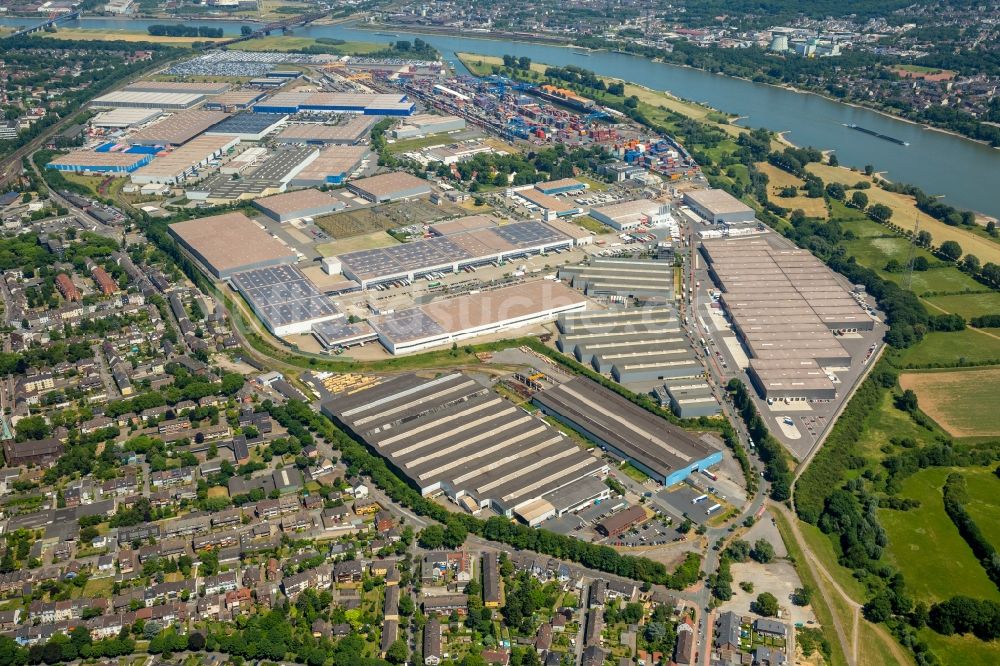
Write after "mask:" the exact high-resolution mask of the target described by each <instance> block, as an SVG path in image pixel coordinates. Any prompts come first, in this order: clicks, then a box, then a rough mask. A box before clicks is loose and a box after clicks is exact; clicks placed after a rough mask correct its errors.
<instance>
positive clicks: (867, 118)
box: [0, 18, 1000, 217]
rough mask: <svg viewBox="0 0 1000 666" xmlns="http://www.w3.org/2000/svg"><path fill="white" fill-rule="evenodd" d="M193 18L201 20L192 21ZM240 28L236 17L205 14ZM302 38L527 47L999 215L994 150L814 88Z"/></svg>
mask: <svg viewBox="0 0 1000 666" xmlns="http://www.w3.org/2000/svg"><path fill="white" fill-rule="evenodd" d="M36 22H37V21H36V19H14V18H7V19H0V25H8V26H15V25H16V26H18V27H21V26H23V25H31V24H34V23H36ZM193 22H194V23H197V20H193ZM155 23H171V21H168V20H129V19H112V18H85V19H82V20H79V21H73V22H70V23H69V24H67V25H71V26H73V27H81V28H88V29H99V30H102V31H107V32H113V31H116V30H123V29H125V28H127V29H128V30H130V31H144V30H145V29H146V27H147V26H149V25H152V24H155ZM204 24H205V25H211V26H213V27H221V28H223V30H224V32H225V34H226V35H234V36H235V35H239V34H240V26H242V25H246V24H245V23H241V22H239V21H204ZM294 34H295V35H297V36H303V37H332V38H336V39H345V40H354V41H369V42H390V41H395V40H396V39H399V38H405V39H411V40H412V39H413V38H415V37H420V38H421V39H424V40H426V41H427V42H429V43H431V44H432V45H434V46H435V47H436V48H437V49H438V50H439V51H440V52H441V54H442V55H443V57H444V59H445V60H448V61H453V62H454V63H455V65H456V67H457V68H458V69H459V70H460V71H464V70H463V68H462V65H461V63H460V62H458V59H457V58H456V57H455V53H456V52H470V53H483V54H486V55H496V56H499V55H503V54H505V53H512V54H516V55H518V56H528V57H529V58H531V59H532V60H533V61H535V62H542V63H547V64H552V65H577V66H580V67H585V68H587V69H590V70H593V71H595V72H597V73H598V74H602V75H606V76H613V77H618V78H621V79H626V80H628V81H633V82H635V83H639V84H642V85H644V86H648V87H650V88H654V89H657V90H669V91H670V92H671V93H673V94H675V95H677V96H679V97H683V98H685V99H689V100H694V101H697V102H703V103H706V104H708V105H710V106H713V107H715V108H717V109H720V110H722V111H727V112H729V113H733V114H736V115H738V116H740V117H742V118H743V120H741V124H744V125H747V126H753V127H767V128H769V129H772V130H776V131H783V132H786V135H785V136H786V137H787V138H788V140H789V141H791V142H793V143H795V144H797V145H801V146H815V147H817V148H821V149H824V150H834V151H836V154H837V157H838V159H839V160H840V163H841V164H844V165H853V166H857V167H863V166H864V165H866V164H872V165H874V166H875V168H876V169H877V170H879V171H882V172H884V175H885V177H886V178H888V179H889V180H893V181H899V182H905V183H912V184H914V185H918V186H919V187H921V188H922V189H923V190H924V191H925V192H928V193H929V194H937V195H942V196H944V197H945V201H946V202H947V203H949V204H951V205H953V206H956V207H959V208H969V209H973V210H976V211H979V212H982V213H986V214H987V215H991V216H993V217H1000V150H996V149H993V148H990V147H989V146H985V145H983V144H980V143H976V142H974V141H970V140H967V139H963V138H961V137H958V136H955V135H952V134H947V133H944V132H938V131H933V130H927V129H924V128H922V127H920V126H918V125H914V124H912V123H908V122H904V121H901V120H895V119H893V118H890V117H888V116H884V115H882V114H879V113H876V112H874V111H869V110H867V109H860V108H857V107H853V106H850V105H847V104H842V103H840V102H836V101H833V100H829V99H826V98H824V97H820V96H818V95H812V94H806V93H797V92H794V91H791V90H786V89H784V88H778V87H775V86H768V85H763V84H758V83H752V82H750V81H744V80H741V79H735V78H730V77H726V76H720V75H716V74H710V73H708V72H703V71H700V70H695V69H689V68H686V67H678V66H675V65H668V64H664V63H657V62H652V61H650V60H647V59H645V58H640V57H636V56H631V55H625V54H621V53H610V52H604V51H594V52H590V53H589V54H588V55H584V54H583V52H582V51H581V50H580V49H572V48H564V47H558V46H549V45H543V44H530V43H517V44H512V43H510V42H506V41H499V40H492V39H488V38H474V37H454V36H443V35H420V34H416V33H407V32H405V31H397V30H392V29H389V30H386V31H384V32H381V33H376V32H372V31H369V30H362V29H358V28H356V27H353V26H352V25H351V24H338V25H311V26H307V27H304V28H298V29H296V30H295V32H294ZM846 124H856V125H860V126H862V127H866V128H870V129H872V130H874V131H876V132H879V133H882V134H886V135H889V136H892V137H896V138H898V139H900V140H902V141H906V142H908V143H909V144H910V145H909V146H900V145H897V144H895V143H892V142H889V141H885V140H883V139H879V138H876V137H872V136H868V135H866V134H864V133H862V132H858V131H856V130H852V129H849V128H847V127H845V125H846Z"/></svg>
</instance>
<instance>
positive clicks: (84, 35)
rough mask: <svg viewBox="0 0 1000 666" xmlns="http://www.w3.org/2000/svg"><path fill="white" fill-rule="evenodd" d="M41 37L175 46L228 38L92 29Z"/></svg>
mask: <svg viewBox="0 0 1000 666" xmlns="http://www.w3.org/2000/svg"><path fill="white" fill-rule="evenodd" d="M37 34H38V36H40V37H48V38H50V39H78V40H80V41H97V42H148V43H154V44H173V45H175V46H185V45H190V44H191V43H193V42H218V41H222V40H223V39H228V38H226V37H219V38H216V37H172V36H169V35H150V34H149V33H148V32H146V31H142V32H138V31H127V30H110V31H109V30H97V29H92V28H59V30H58V31H56V32H44V31H42V32H39V33H37Z"/></svg>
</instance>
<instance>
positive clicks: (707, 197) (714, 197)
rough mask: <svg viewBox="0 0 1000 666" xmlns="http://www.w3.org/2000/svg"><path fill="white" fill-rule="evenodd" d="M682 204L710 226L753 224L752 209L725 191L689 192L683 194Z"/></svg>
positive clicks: (753, 214)
mask: <svg viewBox="0 0 1000 666" xmlns="http://www.w3.org/2000/svg"><path fill="white" fill-rule="evenodd" d="M684 203H685V204H687V205H688V206H690V207H691V209H692V210H694V211H695V212H696V213H698V215H700V216H702V217H703V218H704V219H705V220H706V221H707V222H711V223H712V224H736V223H740V222H753V221H754V219H755V213H754V210H753V208H751V207H750V206H748V205H746V204H745V203H743V202H742V201H740V200H739V199H737V198H736V197H734V196H733V195H732V194H730V193H729V192H726V191H725V190H690V191H688V192H685V193H684Z"/></svg>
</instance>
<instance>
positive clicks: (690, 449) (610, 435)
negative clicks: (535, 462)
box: [532, 377, 722, 486]
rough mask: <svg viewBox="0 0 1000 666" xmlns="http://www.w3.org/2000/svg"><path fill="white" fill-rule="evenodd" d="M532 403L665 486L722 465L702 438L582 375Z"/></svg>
mask: <svg viewBox="0 0 1000 666" xmlns="http://www.w3.org/2000/svg"><path fill="white" fill-rule="evenodd" d="M532 401H533V402H534V403H535V404H536V405H538V407H539V408H540V409H541V410H542V411H543V412H545V413H546V414H549V415H550V416H553V417H555V418H557V419H559V420H560V421H562V422H563V423H565V424H566V425H568V426H569V427H571V428H573V429H574V430H576V431H578V432H579V433H581V434H582V435H584V436H585V437H587V438H588V439H590V440H592V441H594V442H595V443H597V444H598V445H599V446H601V447H602V448H604V449H606V450H607V451H608V452H609V453H611V454H612V455H614V456H616V457H619V458H621V459H622V460H627V461H629V462H630V463H632V464H633V465H635V466H636V467H638V468H639V469H641V470H642V471H643V472H645V473H646V474H648V475H649V476H651V477H652V478H654V479H656V481H657V482H659V483H662V484H663V485H665V486H672V485H674V484H677V483H680V482H681V481H683V480H684V479H685V478H687V476H688V475H689V474H692V473H694V472H696V471H699V470H704V469H708V468H709V467H711V466H713V465H717V464H719V463H720V462H722V451H721V449H719V448H717V447H716V446H713V445H712V444H710V443H709V442H710V440H709V439H707V436H703V437H701V438H699V437H695V436H694V435H693V434H692V433H689V432H687V431H686V430H682V429H680V428H678V427H677V426H675V425H673V424H672V423H669V422H668V421H666V420H664V419H663V418H661V417H659V416H656V415H655V414H652V413H651V412H648V411H646V410H645V409H643V408H642V407H639V406H638V405H636V404H634V403H632V402H630V401H628V400H626V399H625V398H623V397H621V396H620V395H618V394H617V393H615V392H613V391H609V390H608V389H606V388H604V387H602V386H601V385H600V384H597V383H596V382H593V381H591V380H589V379H586V378H584V377H577V378H575V379H571V380H570V381H568V382H565V383H563V384H559V385H557V386H554V387H552V388H548V389H545V390H543V391H539V392H538V393H536V394H535V395H534V397H533V398H532Z"/></svg>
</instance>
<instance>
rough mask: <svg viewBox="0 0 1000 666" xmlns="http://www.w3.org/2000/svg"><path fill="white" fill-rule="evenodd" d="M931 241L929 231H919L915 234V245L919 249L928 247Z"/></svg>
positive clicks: (931, 237)
mask: <svg viewBox="0 0 1000 666" xmlns="http://www.w3.org/2000/svg"><path fill="white" fill-rule="evenodd" d="M933 240H934V238H933V236H931V232H929V231H920V232H918V233H917V245H919V246H920V247H930V246H931V242H932V241H933Z"/></svg>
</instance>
